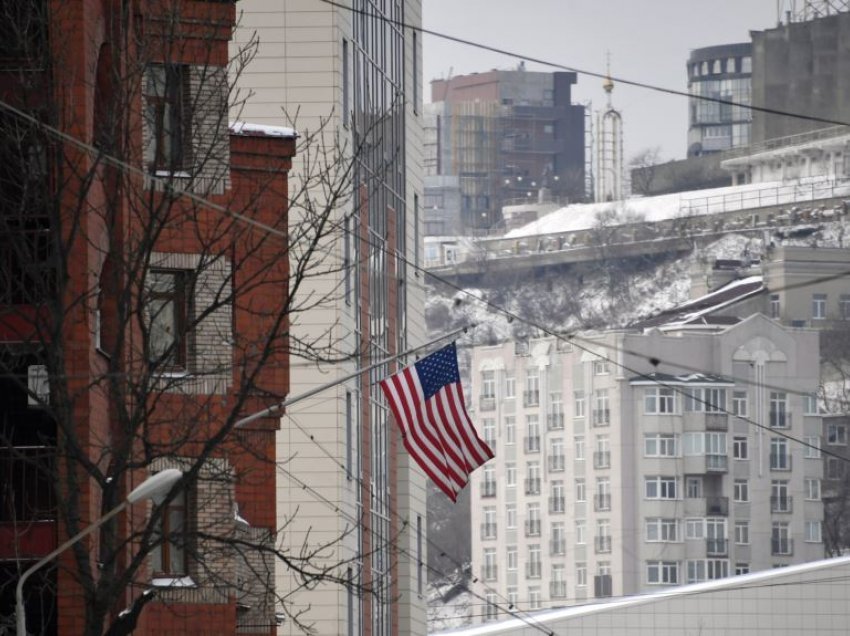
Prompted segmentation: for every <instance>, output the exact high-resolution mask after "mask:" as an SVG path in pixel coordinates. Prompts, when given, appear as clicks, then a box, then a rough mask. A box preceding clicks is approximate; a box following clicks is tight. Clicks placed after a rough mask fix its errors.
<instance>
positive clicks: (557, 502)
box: [549, 497, 567, 513]
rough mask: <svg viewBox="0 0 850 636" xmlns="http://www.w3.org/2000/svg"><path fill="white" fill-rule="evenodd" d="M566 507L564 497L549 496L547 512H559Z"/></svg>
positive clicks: (563, 510)
mask: <svg viewBox="0 0 850 636" xmlns="http://www.w3.org/2000/svg"><path fill="white" fill-rule="evenodd" d="M566 509H567V500H566V498H565V497H549V512H551V513H559V512H565V511H566Z"/></svg>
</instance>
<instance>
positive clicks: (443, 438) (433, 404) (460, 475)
mask: <svg viewBox="0 0 850 636" xmlns="http://www.w3.org/2000/svg"><path fill="white" fill-rule="evenodd" d="M380 386H381V390H382V391H383V392H384V396H386V398H387V402H388V403H389V406H390V409H391V410H392V413H393V415H394V416H395V421H396V422H397V423H398V425H399V427H400V428H401V434H402V439H403V441H404V446H405V448H406V449H407V452H408V453H410V456H411V457H413V459H414V460H416V462H417V463H418V464H419V466H421V467H422V470H424V471H425V473H426V474H427V475H428V476H429V477H430V478H431V479H432V480H433V482H434V483H435V484H437V486H438V487H439V488H440V490H442V491H443V492H444V493H445V494H446V495H447V496H448V497H449V498H450V499H451V500H452V501H455V500H456V499H457V495H458V493H459V492H460V491H461V489H462V488H463V487H464V486H465V485H466V483H467V481H468V480H469V474H470V473H471V472H472V471H473V470H475V469H476V468H478V467H479V466H480V465H481V464H483V463H484V462H486V461H487V460H488V459H491V458H492V457H493V451H492V450H491V449H490V447H489V446H488V445H487V444H486V443H484V441H483V440H482V439H481V438H480V437H478V433H477V432H476V431H475V427H474V426H473V425H472V420H470V418H469V414H468V413H467V412H466V405H465V404H464V401H463V389H462V387H461V384H460V372H459V371H458V368H457V349H456V347H455V344H454V343H452V344H450V345H448V346H447V347H443V348H442V349H440V350H439V351H436V352H434V353H432V354H431V355H429V356H428V357H426V358H423V359H422V360H420V361H419V362H417V363H416V364H413V365H411V366H409V367H405V368H404V369H402V370H401V371H399V372H398V373H396V374H395V375H392V376H390V377H388V378H386V379H384V380H381V382H380Z"/></svg>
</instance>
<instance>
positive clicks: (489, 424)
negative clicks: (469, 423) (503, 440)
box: [481, 417, 496, 448]
mask: <svg viewBox="0 0 850 636" xmlns="http://www.w3.org/2000/svg"><path fill="white" fill-rule="evenodd" d="M481 434H482V437H483V438H484V442H485V443H486V444H487V446H489V447H490V448H495V447H496V420H494V419H493V418H492V417H486V418H484V419H482V420H481Z"/></svg>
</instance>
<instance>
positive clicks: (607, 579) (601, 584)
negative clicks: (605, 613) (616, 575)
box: [593, 574, 614, 598]
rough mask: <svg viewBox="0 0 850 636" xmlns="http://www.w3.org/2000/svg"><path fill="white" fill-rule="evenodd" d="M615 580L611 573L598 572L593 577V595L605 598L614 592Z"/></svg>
mask: <svg viewBox="0 0 850 636" xmlns="http://www.w3.org/2000/svg"><path fill="white" fill-rule="evenodd" d="M613 588H614V584H613V580H612V579H611V575H610V574H597V575H596V576H594V577H593V595H594V596H595V597H596V598H605V597H608V596H611V595H612V594H613Z"/></svg>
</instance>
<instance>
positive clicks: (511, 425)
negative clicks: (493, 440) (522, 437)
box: [505, 415, 516, 444]
mask: <svg viewBox="0 0 850 636" xmlns="http://www.w3.org/2000/svg"><path fill="white" fill-rule="evenodd" d="M514 443H516V418H515V417H514V416H513V415H511V416H509V417H506V418H505V444H514Z"/></svg>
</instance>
